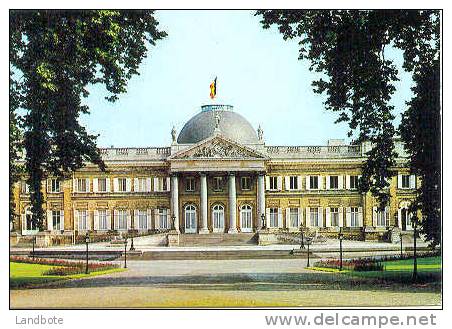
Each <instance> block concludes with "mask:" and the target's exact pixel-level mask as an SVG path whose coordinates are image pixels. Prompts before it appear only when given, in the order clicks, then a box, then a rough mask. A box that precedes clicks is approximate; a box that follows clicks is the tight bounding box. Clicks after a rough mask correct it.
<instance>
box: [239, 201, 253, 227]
mask: <svg viewBox="0 0 452 329" xmlns="http://www.w3.org/2000/svg"><path fill="white" fill-rule="evenodd" d="M240 231H242V232H253V217H252V209H251V206H250V205H248V204H245V205H243V206H242V208H240Z"/></svg>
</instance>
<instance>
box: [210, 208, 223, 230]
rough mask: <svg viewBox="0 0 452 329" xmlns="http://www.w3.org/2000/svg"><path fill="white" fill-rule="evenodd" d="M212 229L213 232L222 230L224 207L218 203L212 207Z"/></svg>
mask: <svg viewBox="0 0 452 329" xmlns="http://www.w3.org/2000/svg"><path fill="white" fill-rule="evenodd" d="M212 229H213V231H214V232H224V207H223V206H222V205H220V204H217V205H214V206H213V207H212Z"/></svg>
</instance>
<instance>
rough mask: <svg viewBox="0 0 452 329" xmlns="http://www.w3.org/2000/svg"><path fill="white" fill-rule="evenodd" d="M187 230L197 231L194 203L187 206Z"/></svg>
mask: <svg viewBox="0 0 452 329" xmlns="http://www.w3.org/2000/svg"><path fill="white" fill-rule="evenodd" d="M185 232H186V233H195V232H196V207H195V206H194V205H187V206H185Z"/></svg>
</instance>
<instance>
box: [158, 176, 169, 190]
mask: <svg viewBox="0 0 452 329" xmlns="http://www.w3.org/2000/svg"><path fill="white" fill-rule="evenodd" d="M169 184H170V182H169V177H154V191H155V192H164V191H169Z"/></svg>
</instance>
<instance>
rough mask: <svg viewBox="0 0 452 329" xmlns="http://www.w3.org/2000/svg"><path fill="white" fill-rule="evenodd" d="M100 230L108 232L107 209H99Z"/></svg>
mask: <svg viewBox="0 0 452 329" xmlns="http://www.w3.org/2000/svg"><path fill="white" fill-rule="evenodd" d="M98 214H99V230H101V231H102V230H103V231H105V230H108V223H107V220H108V219H107V218H108V217H107V209H99V210H98Z"/></svg>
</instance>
